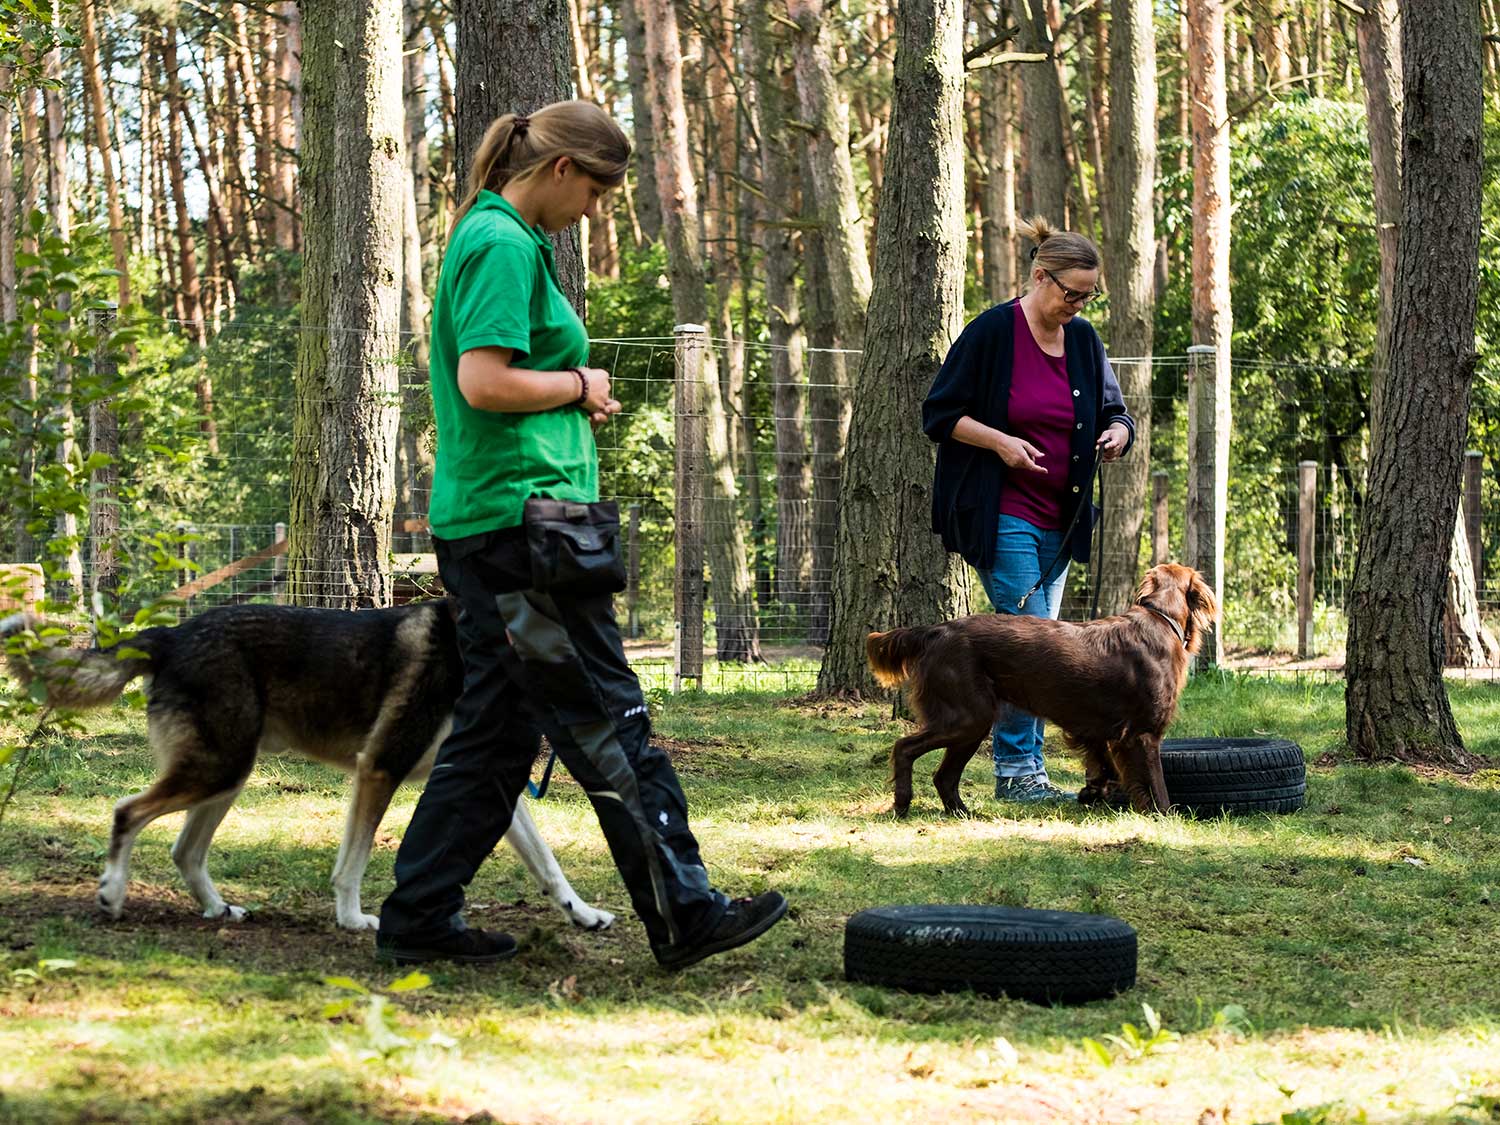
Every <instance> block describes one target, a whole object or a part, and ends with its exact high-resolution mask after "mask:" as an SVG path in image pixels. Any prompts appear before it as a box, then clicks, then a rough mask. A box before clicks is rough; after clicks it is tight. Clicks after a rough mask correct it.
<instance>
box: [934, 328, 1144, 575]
mask: <svg viewBox="0 0 1500 1125" xmlns="http://www.w3.org/2000/svg"><path fill="white" fill-rule="evenodd" d="M1018 308H1019V306H1018V305H1017V303H1016V302H1015V301H1009V302H1007V303H1005V304H1003V305H996V306H995V307H994V308H991V309H989V310H987V311H985V312H982V313H980V314H979V315H978V316H977V317H975V318H974V319H973V320H972V321H970V322H969V325H968V327H966V328H965V329H964V330H963V332H962V333H961V334H960V335H959V337H958V339H957V340H955V341H954V342H953V347H951V348H950V349H949V350H948V356H947V358H946V359H944V360H943V366H942V369H941V370H939V371H938V373H937V378H936V379H934V380H933V383H932V389H931V390H930V391H928V392H927V400H926V401H925V402H924V403H923V404H922V429H923V430H924V431H926V433H927V436H928V437H930V438H931V439H932V440H933V441H935V442H937V443H938V455H937V475H936V478H935V479H934V481H933V488H932V530H933V531H934V532H936V533H937V534H939V535H941V536H942V537H943V546H944V547H946V548H947V549H948V550H950V551H957V552H958V553H959V554H961V555H962V556H963V557H964V558H965V559H966V560H967V561H968V562H969V563H970V564H971V565H972V566H975V567H978V568H979V569H981V570H987V569H989V568H990V567H992V566H993V565H994V563H995V536H996V532H997V530H998V528H999V524H1000V490H1001V489H1002V488H1003V487H1004V483H1005V475H1006V473H1007V472H1009V470H1008V469H1007V468H1006V465H1005V462H1004V461H1002V460H1000V458H999V457H998V456H997V455H996V454H995V453H993V452H992V451H990V450H988V449H980V448H979V447H978V446H974V445H966V444H964V443H963V442H961V441H955V440H954V438H953V427H954V426H955V425H957V424H958V420H959V419H960V418H962V417H963V416H964V415H966V414H967V415H968V416H969V417H970V418H973V419H974V420H975V421H976V422H982V423H984V424H985V425H986V426H992V427H994V428H995V429H997V430H1000V431H1001V432H1003V433H1009V432H1010V430H1009V425H1008V422H1009V416H1010V380H1011V369H1012V367H1013V366H1014V362H1015V317H1016V311H1017V309H1018ZM1063 352H1064V354H1065V355H1066V356H1067V366H1068V385H1069V386H1071V387H1072V388H1073V422H1074V425H1073V442H1072V452H1071V456H1070V457H1069V462H1068V484H1067V488H1068V491H1067V492H1065V493H1064V494H1063V495H1064V503H1065V504H1066V502H1067V499H1068V498H1069V497H1072V498H1074V499H1076V500H1077V502H1078V503H1079V504H1087V505H1088V506H1087V507H1085V508H1084V509H1083V512H1082V514H1081V515H1080V516H1079V519H1078V521H1077V523H1076V524H1074V526H1073V533H1072V537H1071V539H1070V540H1069V545H1070V548H1071V550H1072V555H1073V558H1075V559H1076V560H1078V561H1079V562H1081V563H1086V562H1088V561H1089V543H1090V540H1091V538H1092V534H1093V528H1094V515H1095V513H1094V508H1093V505H1092V504H1091V503H1089V500H1090V498H1091V497H1092V495H1093V471H1094V443H1095V442H1096V441H1098V439H1099V435H1100V434H1102V433H1103V432H1104V431H1105V430H1107V429H1108V428H1109V427H1110V425H1111V424H1112V423H1115V422H1123V423H1124V424H1125V426H1126V427H1127V428H1128V429H1129V430H1130V442H1129V443H1128V444H1127V445H1126V447H1125V448H1126V449H1127V450H1128V449H1129V448H1130V445H1131V444H1134V442H1135V419H1133V418H1131V416H1130V412H1129V411H1127V410H1126V409H1125V400H1124V398H1123V396H1122V395H1121V394H1120V384H1119V382H1118V381H1117V380H1116V379H1115V373H1114V370H1113V369H1112V368H1111V367H1110V365H1109V358H1108V357H1107V356H1106V355H1105V354H1104V344H1103V343H1102V342H1101V341H1100V339H1099V334H1098V333H1097V332H1095V331H1094V327H1093V325H1091V324H1090V323H1089V322H1088V321H1086V320H1084V319H1083V318H1082V317H1077V316H1075V317H1074V318H1073V319H1072V320H1070V321H1068V323H1066V324H1065V325H1063ZM1063 510H1064V512H1065V513H1066V515H1067V517H1068V519H1069V520H1071V519H1072V517H1073V509H1072V508H1070V507H1064V509H1063Z"/></svg>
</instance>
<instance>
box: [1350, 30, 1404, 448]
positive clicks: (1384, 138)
mask: <svg viewBox="0 0 1500 1125" xmlns="http://www.w3.org/2000/svg"><path fill="white" fill-rule="evenodd" d="M1355 34H1356V36H1357V38H1358V40H1359V70H1360V75H1361V77H1362V79H1363V85H1364V94H1365V120H1366V122H1367V123H1368V124H1367V128H1368V132H1369V136H1370V170H1371V172H1372V173H1373V174H1374V180H1375V227H1376V230H1377V232H1378V234H1379V239H1380V325H1379V330H1378V332H1377V333H1376V337H1375V366H1376V367H1385V366H1386V365H1387V363H1388V362H1389V358H1390V346H1391V344H1390V341H1391V302H1392V300H1393V299H1394V297H1395V293H1396V232H1397V228H1398V223H1399V222H1400V219H1401V16H1400V10H1399V5H1398V3H1397V0H1366V3H1365V10H1364V14H1363V15H1361V16H1360V17H1359V20H1358V22H1357V23H1356V25H1355ZM1381 382H1382V381H1381V380H1380V379H1376V380H1374V382H1373V385H1372V386H1371V395H1372V397H1371V402H1370V409H1371V423H1370V432H1371V433H1374V432H1375V430H1376V429H1378V428H1379V424H1380V423H1379V418H1380V399H1379V388H1380V385H1381Z"/></svg>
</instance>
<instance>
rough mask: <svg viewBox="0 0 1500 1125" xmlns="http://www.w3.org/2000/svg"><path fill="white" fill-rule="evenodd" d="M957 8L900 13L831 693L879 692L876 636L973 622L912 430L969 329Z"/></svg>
mask: <svg viewBox="0 0 1500 1125" xmlns="http://www.w3.org/2000/svg"><path fill="white" fill-rule="evenodd" d="M963 23H964V21H963V6H962V4H961V3H960V0H932V2H930V3H923V4H902V5H899V6H898V8H897V12H896V63H895V82H894V91H895V97H894V103H893V107H892V111H891V147H890V156H889V159H890V165H891V167H892V168H899V169H900V170H901V174H900V175H891V176H887V177H886V181H885V190H884V192H883V196H882V199H881V201H880V215H881V222H880V227H879V234H878V241H877V243H876V248H875V255H876V262H877V264H881V265H883V264H884V263H887V262H889V263H892V266H891V268H882V269H881V270H880V271H879V272H878V274H877V277H878V280H877V282H876V285H875V289H874V292H873V293H872V294H871V301H870V321H869V330H868V331H867V333H866V338H865V352H864V355H863V357H862V359H861V361H860V367H859V378H858V382H857V384H856V385H857V386H858V388H859V400H860V409H859V411H858V412H857V413H856V414H855V416H854V419H853V422H852V424H851V426H850V430H849V449H848V454H847V457H846V463H845V466H844V475H843V486H842V488H841V489H840V492H839V534H838V544H837V548H836V550H835V554H834V567H833V620H832V624H831V629H830V634H829V639H828V648H827V651H826V652H825V654H824V658H823V665H822V668H821V669H820V670H819V673H818V690H819V691H821V692H825V693H846V692H849V693H865V692H869V691H872V690H873V689H874V681H873V680H872V678H871V677H870V673H869V669H868V667H867V666H866V663H865V635H866V634H867V633H868V632H869V631H870V630H872V629H887V628H890V627H891V626H894V625H915V624H919V623H923V622H931V621H937V620H944V619H946V618H949V617H953V616H955V615H957V614H960V613H963V612H966V611H967V609H968V598H967V590H968V582H967V575H966V574H965V573H964V569H963V562H962V561H961V560H959V559H957V558H956V557H951V556H949V555H948V554H947V553H946V552H945V551H944V550H943V546H942V544H941V543H940V542H939V541H938V540H937V538H936V537H935V536H933V535H932V534H930V532H929V531H928V526H929V522H930V514H931V511H932V472H933V461H934V454H933V447H932V443H931V442H929V441H928V440H927V438H926V436H925V435H924V434H923V433H922V431H921V427H920V426H918V425H917V424H916V419H917V418H919V417H920V416H921V404H922V399H923V398H924V397H925V396H926V393H927V390H928V388H929V387H930V386H931V384H932V380H933V377H934V376H935V375H936V374H937V370H938V368H939V367H940V366H941V364H942V360H943V356H944V354H945V353H946V352H947V350H948V346H949V345H950V344H951V343H952V342H953V339H954V337H956V336H957V335H958V331H959V328H960V327H961V325H962V323H963V281H964V263H965V249H964V246H965V238H964V180H963V175H964V171H963V169H964V160H963V138H962V132H961V123H962V121H963V83H964V64H963Z"/></svg>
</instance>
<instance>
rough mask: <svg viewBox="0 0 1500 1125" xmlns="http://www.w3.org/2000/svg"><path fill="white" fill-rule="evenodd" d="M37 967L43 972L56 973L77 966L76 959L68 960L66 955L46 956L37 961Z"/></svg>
mask: <svg viewBox="0 0 1500 1125" xmlns="http://www.w3.org/2000/svg"><path fill="white" fill-rule="evenodd" d="M37 967H38V968H39V969H41V970H42V971H43V972H45V973H58V972H62V971H63V970H64V969H76V968H78V962H77V961H70V960H68V958H66V957H48V958H46V959H44V960H41V961H38V962H37Z"/></svg>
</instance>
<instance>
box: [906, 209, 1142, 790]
mask: <svg viewBox="0 0 1500 1125" xmlns="http://www.w3.org/2000/svg"><path fill="white" fill-rule="evenodd" d="M1020 231H1021V233H1022V234H1023V235H1024V236H1025V237H1027V238H1029V239H1031V240H1032V241H1033V242H1034V243H1035V247H1034V249H1033V250H1032V251H1031V262H1032V268H1031V286H1030V287H1029V289H1028V290H1027V292H1026V294H1025V295H1024V296H1022V297H1019V298H1017V299H1015V300H1012V301H1008V302H1006V303H1004V304H1000V305H996V306H995V307H994V308H991V309H989V310H988V311H986V312H983V313H981V314H980V315H979V316H978V317H976V318H975V319H974V320H973V321H971V322H970V323H969V325H968V327H966V328H965V329H964V331H963V333H962V335H960V336H959V338H958V339H957V340H956V341H955V342H954V344H953V347H952V348H951V349H950V350H949V352H948V356H947V359H945V360H944V362H943V367H942V370H941V371H939V372H938V376H937V379H936V380H935V381H934V382H933V384H932V390H931V391H930V392H928V395H927V401H926V402H925V403H923V406H922V428H923V429H924V430H925V431H926V433H927V436H928V437H930V438H931V439H932V440H933V441H935V442H937V443H938V457H937V477H936V480H935V482H934V486H933V498H932V529H933V531H935V532H937V533H938V534H939V535H941V536H942V537H943V545H944V546H945V547H947V548H948V550H950V551H957V552H958V553H959V554H961V555H963V557H964V558H965V559H966V560H968V562H969V564H970V565H971V566H973V567H974V568H975V569H976V570H977V571H978V572H979V577H980V580H981V582H983V584H984V589H985V593H987V594H988V595H989V598H990V602H991V604H992V605H993V606H994V607H995V612H997V613H1026V614H1031V615H1033V616H1038V617H1041V616H1045V617H1054V618H1055V617H1056V616H1057V613H1058V609H1059V607H1060V606H1061V603H1062V593H1063V587H1064V585H1065V584H1066V579H1067V573H1068V559H1069V557H1070V556H1071V557H1072V558H1074V559H1077V560H1078V561H1079V562H1081V563H1087V562H1088V558H1089V540H1090V537H1091V532H1092V530H1093V523H1094V512H1093V506H1092V504H1090V503H1089V498H1090V496H1091V495H1092V493H1093V488H1092V485H1093V475H1094V468H1095V465H1096V463H1097V462H1103V461H1113V460H1115V459H1117V458H1118V457H1120V456H1121V455H1123V454H1124V453H1125V452H1126V450H1128V449H1129V448H1130V445H1131V443H1132V442H1133V441H1134V440H1135V422H1134V420H1133V419H1132V418H1131V417H1130V414H1129V412H1128V411H1127V410H1126V409H1125V402H1124V399H1123V398H1122V397H1121V394H1120V384H1119V383H1118V382H1117V381H1116V379H1115V374H1114V372H1113V371H1112V370H1111V369H1110V366H1109V359H1108V357H1106V356H1105V354H1104V345H1103V343H1101V342H1100V340H1099V336H1098V334H1097V333H1095V331H1094V329H1093V326H1092V325H1090V324H1089V322H1088V321H1086V320H1084V319H1083V318H1082V317H1080V316H1079V315H1078V313H1079V311H1080V310H1081V309H1082V308H1083V306H1084V305H1086V304H1087V303H1088V302H1089V301H1091V300H1093V298H1094V297H1096V296H1098V289H1097V285H1098V282H1099V248H1098V247H1097V246H1095V245H1094V243H1093V242H1092V241H1091V240H1089V239H1088V238H1085V237H1084V236H1083V235H1080V234H1074V233H1072V232H1071V231H1054V230H1052V229H1051V228H1050V227H1049V226H1048V224H1047V222H1046V220H1045V219H1041V218H1036V219H1033V220H1032V221H1031V222H1030V223H1022V224H1020ZM992 752H993V755H994V761H995V796H996V797H997V798H1000V799H1008V800H1015V801H1023V802H1036V801H1056V800H1072V799H1073V798H1074V796H1075V794H1072V793H1065V792H1064V791H1062V790H1061V789H1059V788H1058V787H1057V786H1055V785H1053V784H1052V782H1051V780H1050V779H1049V778H1048V776H1047V767H1046V765H1045V763H1044V762H1043V760H1042V721H1041V720H1040V719H1038V718H1036V717H1034V716H1032V715H1028V714H1026V713H1025V712H1023V711H1020V710H1017V709H1015V708H1008V709H1007V710H1006V711H1005V712H1003V713H1002V714H1001V715H1000V718H999V720H998V721H997V722H996V723H995V729H994V745H993V751H992Z"/></svg>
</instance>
